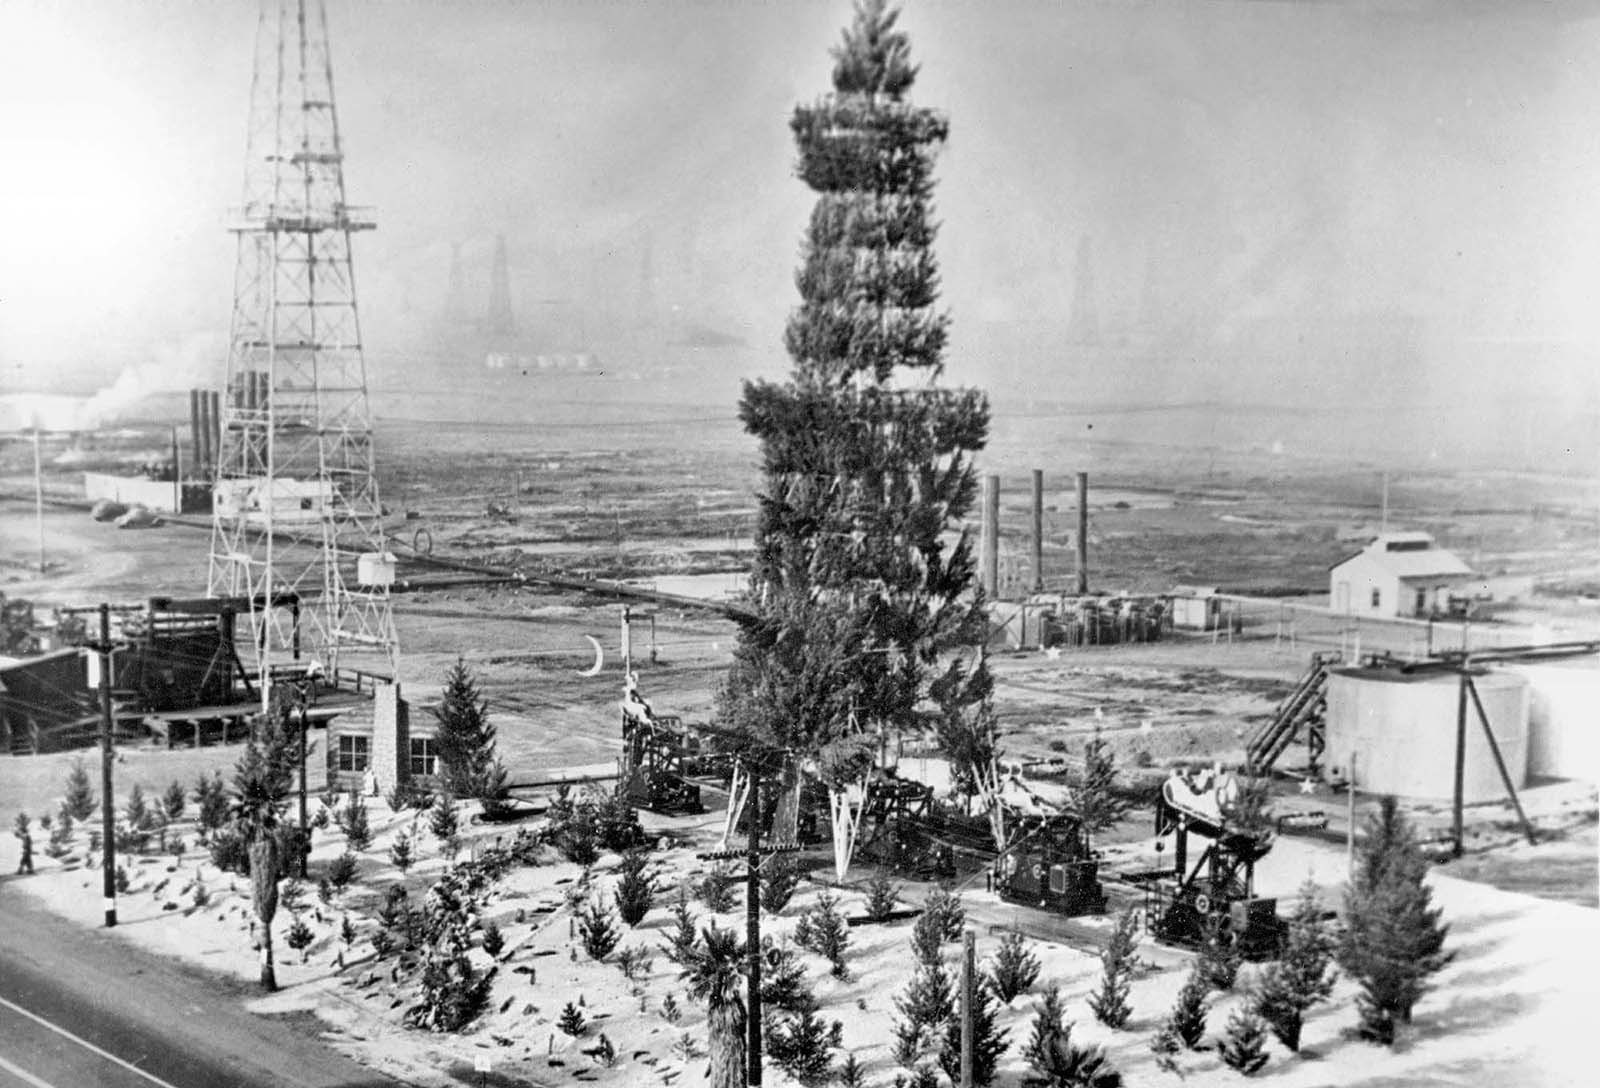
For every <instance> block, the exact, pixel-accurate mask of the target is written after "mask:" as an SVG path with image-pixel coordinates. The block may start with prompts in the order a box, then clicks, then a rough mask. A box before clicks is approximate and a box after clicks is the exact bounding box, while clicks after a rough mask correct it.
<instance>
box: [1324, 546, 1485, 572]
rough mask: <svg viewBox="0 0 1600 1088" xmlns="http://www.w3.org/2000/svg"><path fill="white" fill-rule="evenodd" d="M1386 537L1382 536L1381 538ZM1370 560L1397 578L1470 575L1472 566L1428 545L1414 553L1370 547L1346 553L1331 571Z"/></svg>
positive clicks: (1449, 553) (1453, 554) (1453, 555)
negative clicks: (1351, 553)
mask: <svg viewBox="0 0 1600 1088" xmlns="http://www.w3.org/2000/svg"><path fill="white" fill-rule="evenodd" d="M1382 539H1383V538H1381V537H1380V538H1379V541H1381V540H1382ZM1363 558H1364V559H1368V560H1371V561H1372V562H1373V563H1375V564H1377V565H1378V566H1380V567H1382V568H1383V569H1384V570H1386V571H1388V572H1389V573H1390V574H1393V575H1394V576H1395V577H1397V578H1437V577H1443V576H1449V575H1470V574H1472V568H1471V567H1469V566H1467V565H1466V564H1465V563H1463V562H1462V561H1461V560H1460V558H1459V557H1458V556H1457V555H1456V554H1455V553H1454V552H1450V551H1446V550H1445V549H1443V548H1427V549H1424V550H1421V551H1414V552H1389V551H1384V550H1383V549H1382V548H1381V547H1380V548H1375V547H1372V546H1368V547H1367V548H1364V549H1363V550H1361V551H1359V552H1356V554H1354V555H1347V556H1345V557H1344V558H1343V559H1341V560H1339V561H1338V562H1337V563H1335V564H1334V565H1333V566H1332V567H1331V568H1329V569H1330V570H1338V569H1339V568H1340V567H1342V566H1344V565H1345V564H1346V563H1349V562H1351V561H1352V560H1355V559H1363Z"/></svg>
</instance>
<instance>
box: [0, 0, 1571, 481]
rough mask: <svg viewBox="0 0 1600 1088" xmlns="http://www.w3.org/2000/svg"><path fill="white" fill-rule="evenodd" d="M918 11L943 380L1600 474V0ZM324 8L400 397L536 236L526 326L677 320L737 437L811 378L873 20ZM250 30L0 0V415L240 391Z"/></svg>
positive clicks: (147, 13)
mask: <svg viewBox="0 0 1600 1088" xmlns="http://www.w3.org/2000/svg"><path fill="white" fill-rule="evenodd" d="M905 8H906V10H905V11H904V13H903V15H902V25H903V27H904V28H905V29H906V30H907V31H908V32H909V33H910V35H911V40H912V49H913V55H914V57H915V58H916V60H917V61H918V62H919V63H920V64H921V65H922V73H921V76H920V78H919V80H918V82H917V85H916V88H915V90H914V93H913V96H912V97H913V99H914V100H915V101H916V102H918V103H920V104H925V105H931V106H934V107H936V108H938V109H941V110H943V111H945V112H946V113H948V115H949V116H950V118H951V139H950V143H949V146H948V147H947V149H946V150H945V152H944V154H943V156H942V158H941V161H940V165H939V167H938V170H937V177H938V179H939V184H938V189H937V192H936V204H937V211H938V215H939V218H940V220H941V222H942V224H943V227H942V232H941V235H940V238H939V241H938V254H939V258H940V261H941V266H942V269H943V273H944V275H943V280H944V298H943V302H944V305H945V306H946V307H948V308H949V310H950V311H951V313H952V315H953V322H954V323H953V327H952V339H951V344H950V350H949V352H948V355H947V360H948V371H947V378H948V380H949V381H951V382H955V383H962V384H979V385H983V386H986V387H988V388H989V389H990V390H991V393H992V395H993V396H994V398H995V400H996V402H997V404H998V405H1001V406H1003V407H1009V408H1012V409H1018V408H1022V407H1026V406H1027V405H1028V404H1030V403H1034V404H1039V403H1042V402H1050V403H1051V404H1054V405H1071V404H1073V403H1075V402H1094V403H1108V402H1122V403H1130V404H1131V403H1172V402H1184V403H1190V404H1194V403H1200V404H1206V405H1214V406H1215V407H1214V409H1213V410H1215V411H1216V412H1218V413H1219V414H1222V415H1227V414H1229V413H1230V412H1235V411H1241V410H1249V409H1253V408H1257V407H1259V406H1276V407H1289V408H1293V409H1295V410H1297V411H1299V412H1301V413H1302V414H1303V416H1304V426H1305V427H1306V428H1310V429H1318V430H1321V431H1323V432H1325V433H1326V434H1328V435H1334V436H1336V435H1337V434H1338V433H1339V432H1340V431H1349V433H1351V434H1360V433H1361V428H1360V426H1359V425H1356V424H1353V423H1352V418H1353V417H1355V416H1360V415H1362V414H1363V413H1367V412H1370V413H1372V414H1373V418H1374V419H1376V420H1379V421H1380V423H1381V425H1382V426H1385V427H1389V428H1405V427H1407V426H1414V427H1416V429H1417V438H1416V444H1417V451H1418V452H1419V453H1422V452H1425V451H1426V450H1427V449H1428V448H1437V447H1438V446H1439V445H1440V444H1441V443H1444V444H1446V445H1454V446H1470V445H1471V444H1472V443H1473V442H1474V441H1478V440H1480V439H1481V441H1483V442H1485V443H1489V444H1491V445H1493V446H1494V448H1496V449H1503V450H1504V453H1505V456H1506V457H1507V458H1508V459H1510V460H1514V461H1517V462H1518V463H1538V464H1541V465H1545V466H1547V467H1549V468H1551V469H1552V470H1555V471H1563V472H1574V471H1579V472H1585V473H1591V472H1592V471H1593V467H1594V465H1595V457H1596V448H1595V444H1594V443H1595V440H1596V439H1595V436H1596V433H1597V431H1600V428H1597V426H1596V422H1595V421H1596V418H1597V415H1600V366H1597V365H1596V359H1597V356H1600V306H1597V305H1596V304H1595V294H1596V291H1595V288H1596V286H1597V285H1600V136H1597V133H1600V5H1596V4H1590V3H1574V4H1538V5H1533V4H1521V3H1504V4H1496V3H1487V2H1459V0H1458V2H1448V0H1437V2H1435V0H1410V2H1401V0H1397V2H1393V3H1379V2H1373V3H1350V4H1343V3H1315V2H1306V3H1290V2H1283V3H1273V2H1211V3H1190V4H1176V3H1091V2H1081V0H1061V2H1042V0H1041V2H1024V0H999V2H989V3H975V2H970V0H965V2H958V0H912V2H911V3H909V4H907V5H905ZM328 16H329V24H330V36H331V41H332V50H333V63H334V75H335V85H336V87H337V91H338V105H339V111H340V127H341V131H342V135H343V139H344V145H345V152H346V167H345V179H346V184H347V188H348V192H349V196H350V200H351V202H352V203H354V204H358V205H370V206H373V207H375V209H376V217H377V220H378V230H377V231H376V232H375V233H372V234H363V235H360V236H359V237H358V239H357V241H356V243H355V245H356V249H355V255H356V268H357V274H358V280H359V284H360V298H361V306H362V318H363V326H364V338H365V341H366V345H367V358H368V367H369V370H370V371H371V372H372V373H373V375H374V380H375V381H376V382H378V383H380V384H381V383H383V382H384V381H386V380H392V376H393V367H394V364H395V362H396V361H397V360H403V359H404V358H405V357H406V355H407V353H408V352H413V351H415V350H416V344H417V343H418V342H420V341H422V340H424V339H426V337H427V336H428V335H429V333H430V328H431V327H432V326H433V324H434V323H435V322H436V319H437V318H438V316H439V314H440V313H441V312H442V310H443V308H444V305H445V293H446V287H447V280H448V274H449V267H450V254H451V246H452V243H460V244H461V245H462V247H463V257H464V261H465V264H466V266H467V271H468V272H469V279H468V281H467V286H468V288H469V291H471V292H472V294H473V297H474V298H475V299H476V298H482V297H486V293H487V291H486V283H487V265H488V259H489V258H488V254H489V253H490V251H491V250H492V247H493V244H494V238H495V236H496V235H497V234H502V233H503V234H504V235H506V237H507V241H508V247H509V250H510V253H511V261H512V269H511V279H512V289H513V297H514V302H515V304H516V307H517V310H518V315H519V319H520V320H521V321H522V322H523V323H524V325H527V324H529V323H536V322H537V321H538V320H539V319H540V317H541V315H547V314H551V313H558V312H559V313H561V314H563V315H565V316H564V317H563V320H564V321H565V322H566V324H568V325H569V326H570V325H572V324H573V323H574V322H575V323H576V324H577V325H578V326H579V327H582V328H585V329H587V330H589V332H590V333H592V334H595V335H599V336H601V337H602V338H603V335H604V330H603V329H602V328H600V326H602V325H603V324H604V323H605V321H606V320H608V317H607V315H609V314H614V313H615V312H617V310H618V309H619V307H620V308H621V309H623V310H626V309H627V307H628V306H629V305H634V304H639V303H640V300H641V299H645V300H646V301H647V303H648V304H649V305H653V306H656V307H659V308H660V309H661V310H662V311H663V312H664V313H676V314H678V315H679V316H680V317H682V318H684V319H686V320H690V321H692V322H694V323H695V324H696V325H699V326H703V327H705V328H708V329H711V330H714V331H716V332H717V333H720V334H723V335H725V336H729V337H736V338H738V339H740V340H742V341H743V344H744V348H743V349H742V350H741V351H740V352H739V353H738V358H739V360H740V362H739V373H738V374H729V375H722V376H720V377H723V378H725V379H726V382H725V386H726V390H727V391H728V396H729V404H728V410H729V412H730V413H731V412H732V410H733V404H732V398H733V396H735V395H736V386H735V384H734V379H735V378H737V377H739V376H741V375H754V374H760V375H765V376H778V375H780V374H782V373H783V372H784V370H785V369H786V367H787V365H788V362H787V359H786V358H785V356H784V354H783V349H782V328H783V322H784V319H785V317H786V316H787V314H788V312H789V310H790V309H791V307H792V306H793V305H794V303H795V301H796V293H795V290H794V286H793V272H794V269H795V266H796V264H797V261H798V250H799V245H800V240H801V237H802V233H803V230H804V225H805V221H806V217H807V215H808V213H809V210H810V207H811V204H812V200H813V195H812V194H811V193H810V192H809V191H808V190H806V189H805V188H804V187H803V186H802V185H801V184H800V182H799V181H797V180H796V179H795V178H794V176H793V170H792V164H793V158H794V153H793V147H792V143H791V140H790V135H789V131H788V118H789V114H790V111H791V110H792V108H793V106H794V105H795V103H797V102H799V101H803V100H809V99H812V98H815V97H817V96H819V95H821V94H823V93H824V92H825V91H826V90H827V89H828V74H829V69H830V58H829V55H828V51H829V49H830V48H831V47H832V46H833V45H834V43H835V42H837V40H838V36H839V31H840V29H841V28H842V27H843V26H844V25H845V23H846V22H847V21H848V19H849V16H850V8H849V4H848V3H847V2H845V0H828V2H799V0H797V2H793V3H783V4H776V3H773V4H744V3H735V2H732V0H727V2H691V0H669V2H665V3H655V4H644V3H634V2H617V3H594V2H579V0H547V2H542V3H537V4H514V3H510V2H490V0H482V2H466V3H452V4H443V3H430V2H422V0H394V2H388V3H382V4H379V3H372V2H361V0H330V2H329V13H328ZM255 25H256V5H255V4H254V3H251V2H248V0H244V2H229V3H217V4H193V3H183V2H179V0H76V2H72V3H65V4H49V3H44V2H37V0H31V2H30V0H6V2H4V3H0V147H3V148H5V149H6V150H7V159H8V163H9V164H10V167H9V169H8V170H7V171H5V173H4V174H3V175H0V221H3V229H4V237H5V238H6V240H7V241H6V245H5V246H4V247H3V248H0V393H12V392H17V391H22V390H53V391H61V392H67V391H72V392H80V391H81V392H87V391H90V390H93V389H95V388H97V387H100V386H104V385H106V384H108V383H111V382H113V381H114V380H115V379H117V377H118V375H124V376H125V375H126V374H128V373H129V372H130V371H131V372H133V373H134V374H136V375H138V376H139V381H141V382H145V381H149V382H157V383H166V384H167V385H168V387H169V388H174V389H182V388H186V387H188V386H189V385H192V384H209V385H213V386H216V385H220V384H221V381H222V375H223V369H224V365H225V354H226V341H227V331H228V330H227V322H228V312H229V304H230V300H231V297H232V288H233V262H234V239H233V237H232V236H231V235H230V234H228V233H227V231H226V229H225V227H226V224H227V210H228V208H229V207H230V206H233V205H236V204H237V203H238V202H239V194H240V185H241V180H242V175H243V168H244V164H243V156H244V139H245V131H244V129H245V116H246V109H247V105H248V95H249V90H250V68H251V57H252V50H253V40H254V34H255ZM1086 239H1087V242H1086V241H1085V240H1086ZM1080 250H1086V251H1087V253H1088V257H1087V259H1086V260H1080V257H1079V253H1080ZM1084 268H1087V269H1089V270H1090V272H1091V274H1092V278H1093V290H1092V292H1091V293H1090V297H1091V298H1092V301H1093V304H1094V309H1095V312H1096V316H1097V321H1096V322H1094V323H1093V328H1092V332H1091V335H1089V336H1087V337H1085V336H1084V335H1083V333H1082V328H1081V326H1075V325H1074V324H1073V309H1074V293H1075V291H1077V290H1078V288H1079V283H1080V280H1081V279H1082V276H1081V275H1080V270H1081V269H1084ZM646 277H648V279H649V281H650V289H649V291H648V292H646V291H645V290H644V289H643V288H642V282H643V281H644V279H645V278H646ZM1086 340H1087V341H1090V342H1083V341H1086ZM1069 341H1079V342H1069ZM386 367H387V368H388V369H387V371H386ZM1234 405H1237V406H1239V407H1238V408H1237V409H1235V408H1233V407H1230V406H1234ZM1407 421H1411V422H1410V423H1408V422H1407ZM1375 425H1379V424H1375ZM1423 432H1426V433H1423ZM1390 437H1393V436H1390ZM1400 441H1401V443H1402V444H1404V441H1405V439H1404V437H1403V436H1402V439H1401V440H1400Z"/></svg>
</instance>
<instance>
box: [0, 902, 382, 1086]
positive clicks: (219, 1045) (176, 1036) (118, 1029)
mask: <svg viewBox="0 0 1600 1088" xmlns="http://www.w3.org/2000/svg"><path fill="white" fill-rule="evenodd" d="M6 882H9V881H0V1088H98V1086H104V1088H224V1086H226V1088H233V1086H238V1088H268V1086H274V1088H276V1086H279V1085H283V1086H289V1088H394V1086H395V1085H397V1084H398V1082H396V1081H394V1080H391V1079H389V1078H387V1077H384V1076H382V1075H380V1074H378V1073H375V1072H373V1071H371V1070H369V1069H365V1068H363V1067H362V1066H360V1065H358V1064H356V1063H355V1062H353V1061H351V1060H350V1059H348V1058H345V1057H344V1056H342V1055H340V1054H338V1053H336V1052H335V1051H333V1050H332V1049H330V1048H328V1047H326V1046H324V1045H323V1044H322V1043H321V1042H319V1041H318V1039H317V1033H316V1029H315V1028H314V1027H312V1026H310V1025H309V1023H308V1022H295V1021H291V1020H285V1019H273V1018H268V1017H261V1016H255V1015H252V1014H251V1013H249V1012H246V1011H245V1010H244V1008H243V1006H242V1004H241V1000H242V998H243V997H244V996H246V995H248V993H249V992H250V991H249V989H248V988H247V987H239V986H232V985H230V984H229V983H228V982H226V981H224V980H218V979H214V978H210V977H207V976H205V975H203V974H201V973H199V972H194V971H191V970H188V969H186V968H185V967H183V966H181V965H179V964H175V963H172V962H169V961H166V960H162V959H160V958H158V957H156V956H152V955H150V954H148V953H145V952H143V951H141V950H140V949H138V948H136V947H134V946H132V945H131V944H129V943H128V942H126V941H124V940H121V939H119V937H118V936H117V934H116V933H115V931H106V930H103V929H101V930H86V929H82V928H80V927H78V926H75V925H72V924H71V923H68V922H66V921H64V920H62V919H60V918H57V917H55V916H54V915H51V914H49V913H47V912H45V911H42V910H40V909H39V908H37V907H35V906H33V905H32V904H30V903H28V902H27V901H26V900H25V899H22V897H20V896H18V895H17V894H16V892H15V890H14V889H8V888H6V887H5V883H6Z"/></svg>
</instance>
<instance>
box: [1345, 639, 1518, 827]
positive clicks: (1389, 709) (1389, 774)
mask: <svg viewBox="0 0 1600 1088" xmlns="http://www.w3.org/2000/svg"><path fill="white" fill-rule="evenodd" d="M1472 679H1473V684H1474V686H1475V687H1476V688H1477V691H1478V698H1479V699H1480V700H1482V702H1483V708H1484V711H1485V712H1486V713H1487V714H1488V716H1489V724H1490V725H1491V726H1492V727H1493V729H1494V737H1495V741H1496V742H1497V743H1498V744H1499V747H1500V755H1501V758H1503V759H1504V760H1505V764H1506V771H1507V773H1508V774H1509V775H1510V776H1511V782H1512V784H1513V785H1514V786H1516V788H1517V789H1521V788H1522V787H1523V785H1524V784H1525V783H1526V781H1527V777H1528V682H1527V680H1526V679H1525V678H1524V677H1521V676H1517V675H1515V674H1512V673H1506V672H1493V673H1484V674H1482V675H1476V676H1474V677H1473V678H1472ZM1460 697H1461V678H1460V676H1459V675H1457V674H1456V673H1439V672H1430V673H1412V674H1406V673H1402V672H1400V671H1399V670H1398V669H1375V668H1353V669H1337V670H1335V671H1333V672H1332V673H1330V674H1329V676H1328V709H1327V715H1326V719H1325V720H1326V725H1327V741H1328V747H1327V751H1326V752H1325V753H1324V757H1323V758H1324V761H1325V763H1326V765H1327V768H1328V773H1329V774H1330V775H1331V776H1332V777H1334V778H1336V779H1338V780H1340V781H1345V780H1347V779H1348V777H1349V774H1350V764H1351V757H1352V755H1353V756H1354V759H1355V783H1356V787H1357V788H1358V789H1361V790H1363V791H1365V792H1368V793H1392V794H1394V795H1395V796H1397V797H1408V798H1416V799H1422V800H1441V801H1448V800H1450V799H1451V798H1452V797H1453V796H1454V795H1455V757H1456V720H1457V708H1458V705H1459V699H1460ZM1505 794H1506V789H1505V784H1504V783H1503V782H1502V781H1501V779H1500V772H1499V771H1498V770H1497V769H1496V767H1495V761H1494V756H1493V754H1492V753H1491V751H1490V748H1489V741H1488V739H1487V738H1486V737H1485V736H1484V731H1483V725H1482V724H1481V723H1480V722H1479V720H1478V712H1477V710H1476V709H1475V708H1474V706H1473V704H1472V699H1471V697H1470V696H1469V697H1468V699H1467V732H1466V768H1465V774H1464V777H1463V781H1462V797H1463V799H1464V800H1465V802H1466V803H1467V804H1469V805H1470V804H1478V803H1480V802H1485V801H1497V800H1500V799H1502V798H1504V797H1505Z"/></svg>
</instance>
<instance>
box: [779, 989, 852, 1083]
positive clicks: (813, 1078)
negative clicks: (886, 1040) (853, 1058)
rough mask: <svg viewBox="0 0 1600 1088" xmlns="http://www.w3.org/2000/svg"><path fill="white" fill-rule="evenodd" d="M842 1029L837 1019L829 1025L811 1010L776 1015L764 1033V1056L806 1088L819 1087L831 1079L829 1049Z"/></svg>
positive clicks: (831, 1070) (836, 1041) (837, 1042)
mask: <svg viewBox="0 0 1600 1088" xmlns="http://www.w3.org/2000/svg"><path fill="white" fill-rule="evenodd" d="M842 1031H843V1027H842V1025H841V1024H840V1023H839V1021H837V1020H835V1021H834V1022H833V1025H832V1026H831V1027H830V1026H829V1025H828V1024H826V1023H824V1022H823V1019H822V1018H821V1017H820V1016H818V1015H817V1014H816V1011H815V1010H814V1009H806V1010H805V1011H803V1012H800V1013H797V1014H793V1015H790V1016H782V1017H776V1018H774V1020H773V1023H772V1026H771V1027H770V1028H768V1029H767V1031H766V1033H765V1035H766V1049H767V1056H768V1057H770V1058H771V1059H772V1060H773V1061H774V1062H775V1063H777V1065H778V1067H779V1068H780V1069H782V1070H783V1071H784V1072H785V1073H787V1074H789V1075H790V1076H791V1077H793V1078H794V1079H795V1080H797V1081H799V1082H800V1083H801V1084H802V1085H805V1086H806V1088H820V1086H821V1085H824V1084H827V1083H828V1082H829V1081H830V1080H832V1079H833V1055H832V1051H833V1050H834V1048H836V1047H837V1046H838V1045H839V1042H840V1036H841V1034H842Z"/></svg>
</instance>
